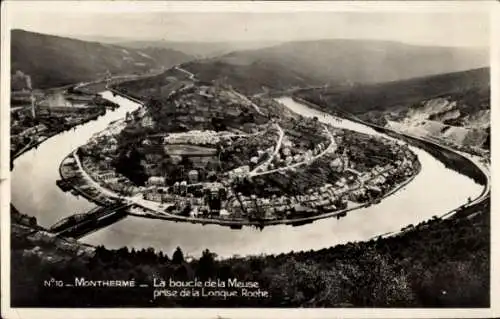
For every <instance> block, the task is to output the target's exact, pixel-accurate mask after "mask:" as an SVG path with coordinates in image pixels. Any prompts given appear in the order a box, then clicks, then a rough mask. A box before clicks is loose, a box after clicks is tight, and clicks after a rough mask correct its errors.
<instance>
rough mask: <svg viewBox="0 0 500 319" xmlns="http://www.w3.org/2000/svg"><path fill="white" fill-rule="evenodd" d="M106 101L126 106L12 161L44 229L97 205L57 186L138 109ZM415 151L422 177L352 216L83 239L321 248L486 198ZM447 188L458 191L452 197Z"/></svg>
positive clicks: (108, 233)
mask: <svg viewBox="0 0 500 319" xmlns="http://www.w3.org/2000/svg"><path fill="white" fill-rule="evenodd" d="M103 96H104V97H105V98H107V99H109V100H111V101H113V102H116V103H119V104H120V105H121V107H120V108H119V109H117V110H116V111H114V112H108V113H107V114H106V115H105V116H103V117H100V118H99V119H98V120H97V121H93V122H89V123H87V124H85V125H83V126H79V127H77V128H76V129H75V130H70V131H67V132H63V133H62V134H60V135H57V136H55V137H52V138H51V139H49V140H47V141H46V142H44V143H43V144H41V145H40V146H39V147H38V148H37V149H33V150H30V151H28V152H27V153H25V154H23V155H21V156H20V157H19V158H17V159H16V160H15V162H14V169H13V171H12V175H11V177H12V203H13V204H14V206H16V207H17V208H18V209H19V210H20V211H21V212H23V213H26V214H29V215H33V216H36V217H37V219H38V221H39V223H40V224H41V225H43V226H50V225H52V224H54V223H55V222H57V221H58V220H60V219H61V218H63V217H65V216H68V215H71V214H74V213H76V212H84V211H86V210H88V209H90V208H92V207H94V204H92V203H90V202H88V201H87V200H85V199H84V198H82V197H79V198H77V197H75V196H74V195H72V194H71V193H70V192H68V193H64V192H62V191H61V190H60V189H59V188H58V187H57V186H56V184H55V181H56V180H57V179H59V178H60V177H59V172H58V169H59V164H60V163H61V161H62V160H63V158H64V157H65V156H66V155H68V154H69V153H70V152H71V151H72V150H74V149H75V148H76V147H78V146H80V145H82V144H85V143H86V142H87V140H88V139H89V138H90V137H91V136H92V135H93V134H94V133H97V132H99V131H101V130H103V129H105V128H106V126H107V125H108V124H109V123H110V122H111V121H114V120H117V119H120V118H123V117H124V116H125V113H126V112H127V111H132V110H134V109H136V108H137V107H138V104H137V103H134V102H132V101H130V100H127V99H125V98H122V97H119V96H116V97H113V96H112V94H111V93H110V92H105V93H103ZM279 100H280V102H282V103H284V104H286V105H287V106H288V107H289V108H290V109H292V110H293V111H295V112H297V113H300V114H302V115H304V116H318V118H319V120H321V121H324V122H329V123H332V124H333V125H335V126H341V127H345V128H349V129H354V130H357V131H362V132H365V133H368V134H379V133H376V132H375V131H373V130H372V129H371V128H369V127H366V126H364V125H361V124H357V123H353V122H350V121H347V120H342V121H340V122H338V121H336V120H334V118H333V117H330V116H327V115H325V114H323V113H321V112H320V111H317V110H313V109H311V108H309V107H307V106H305V105H303V104H299V103H297V102H295V101H293V100H292V99H291V98H281V99H279ZM411 148H412V150H413V151H414V152H415V153H416V154H417V155H418V156H419V159H420V162H421V163H422V171H421V173H420V174H419V175H417V176H416V177H415V179H414V180H413V181H412V182H411V183H410V184H409V185H407V186H406V187H405V188H404V189H402V190H400V191H398V192H397V193H396V194H394V195H392V196H390V197H388V198H386V199H384V200H383V201H382V202H381V203H380V204H377V205H374V206H370V207H368V208H362V209H359V210H355V211H352V212H350V213H348V215H347V216H346V217H343V218H341V219H340V220H337V219H335V218H331V219H323V220H318V221H316V222H314V223H312V224H307V225H304V226H300V227H292V226H287V225H280V226H270V227H266V228H264V229H263V230H262V231H260V230H257V229H253V228H249V227H244V228H243V229H241V230H232V229H229V228H227V227H221V226H217V225H205V226H203V225H198V224H188V223H173V222H169V221H161V220H154V219H145V218H140V217H127V218H125V219H124V220H121V221H119V222H118V223H116V224H114V225H111V226H109V227H107V228H104V229H102V230H99V231H97V232H95V233H92V234H90V235H89V236H87V237H84V238H82V239H81V241H83V242H85V243H89V244H93V245H100V244H103V245H105V246H107V247H108V248H119V247H123V246H128V247H134V248H136V249H137V248H139V249H140V248H143V247H144V248H147V247H154V248H155V249H161V250H163V251H165V252H167V253H169V254H171V253H172V252H173V251H174V250H175V248H176V247H177V246H180V247H181V248H182V250H183V251H184V252H185V254H187V255H191V256H199V255H201V252H202V251H203V250H204V249H206V248H208V249H210V250H211V251H213V252H215V253H217V254H218V255H219V256H224V257H227V256H233V255H249V254H251V255H256V254H262V253H265V254H269V253H282V252H289V251H292V250H293V251H300V250H310V249H321V248H325V247H330V246H332V245H335V244H340V243H346V242H349V241H359V240H367V239H370V238H372V237H374V236H377V235H381V234H384V233H388V232H394V231H399V230H400V229H401V228H402V227H404V226H407V225H409V224H417V223H419V222H420V221H423V220H426V219H429V218H431V217H432V216H434V215H437V216H440V215H442V214H444V213H446V212H447V211H450V210H453V209H455V208H457V207H458V206H460V205H462V204H464V203H466V202H467V199H468V198H469V197H470V198H475V197H477V196H479V194H481V192H482V189H483V187H482V186H481V185H479V184H476V183H475V182H474V181H472V180H471V179H470V178H468V177H465V176H463V175H460V174H459V173H457V172H455V171H453V170H450V169H447V168H445V166H444V165H443V164H442V163H441V162H439V161H438V160H436V159H435V158H433V157H432V156H431V155H430V154H428V153H427V152H425V151H423V150H420V149H418V148H415V147H411ZM450 189H453V191H452V192H450Z"/></svg>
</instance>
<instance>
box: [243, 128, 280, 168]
mask: <svg viewBox="0 0 500 319" xmlns="http://www.w3.org/2000/svg"><path fill="white" fill-rule="evenodd" d="M275 126H276V129H277V130H278V133H279V138H278V142H277V143H276V147H275V148H274V152H273V154H272V155H271V156H270V157H269V158H268V159H267V160H266V161H264V163H262V164H260V165H259V166H257V167H255V168H254V169H253V170H252V171H251V172H250V173H249V176H255V174H256V172H258V171H260V170H261V169H262V168H264V167H267V166H268V165H269V164H271V162H272V160H273V158H274V157H275V156H276V155H277V154H278V153H279V151H280V149H281V145H282V144H283V137H284V136H285V132H283V129H282V128H281V126H279V124H278V123H275Z"/></svg>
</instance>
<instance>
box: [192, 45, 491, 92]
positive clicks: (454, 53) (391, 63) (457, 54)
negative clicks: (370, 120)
mask: <svg viewBox="0 0 500 319" xmlns="http://www.w3.org/2000/svg"><path fill="white" fill-rule="evenodd" d="M488 63H489V59H488V52H487V50H479V49H467V48H449V47H424V46H414V45H407V44H402V43H397V42H388V41H368V40H317V41H299V42H288V43H284V44H280V45H275V46H272V47H266V48H261V49H256V50H246V51H237V52H232V53H229V54H226V55H223V56H221V57H216V58H212V59H206V60H203V61H196V62H192V63H188V64H186V65H185V68H186V69H188V70H190V71H191V72H193V73H195V74H197V76H198V77H199V78H208V77H212V78H214V77H225V76H227V77H228V81H229V82H230V83H231V84H233V85H238V86H237V87H239V88H240V89H246V90H247V91H251V90H253V89H255V87H258V85H257V84H260V85H265V86H271V88H278V89H281V88H283V87H281V85H280V84H286V86H285V87H284V88H289V87H290V86H293V85H295V84H297V81H291V82H290V83H288V81H289V77H290V74H295V75H297V76H298V77H302V78H304V81H302V82H306V83H307V82H309V81H310V83H307V84H309V85H317V84H318V83H319V84H321V85H322V84H326V83H329V84H335V85H339V84H352V83H375V82H377V83H378V82H387V81H395V80H401V79H408V78H413V77H419V76H425V75H431V74H441V73H448V72H455V71H461V70H467V69H472V68H478V67H483V66H487V65H488ZM256 65H257V66H259V68H257V69H256V70H255V71H254V70H253V68H254V67H255V66H256ZM220 66H223V67H224V70H216V69H218V68H219V67H220ZM261 66H265V69H266V72H265V73H264V74H261V72H262V68H261ZM284 69H286V73H283V70H284ZM214 70H215V72H214ZM241 73H245V75H246V80H245V81H242V80H241V79H239V77H240V74H241ZM269 74H274V77H275V78H279V79H280V81H281V83H279V81H273V83H272V84H270V83H269V82H271V81H269V79H267V78H266V76H268V75H269ZM311 80H312V81H311ZM299 84H300V83H299Z"/></svg>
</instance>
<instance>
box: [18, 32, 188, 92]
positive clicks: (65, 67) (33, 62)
mask: <svg viewBox="0 0 500 319" xmlns="http://www.w3.org/2000/svg"><path fill="white" fill-rule="evenodd" d="M191 59H193V57H192V56H190V55H187V54H184V53H182V52H180V51H176V50H172V49H166V48H147V49H140V50H139V49H131V48H123V47H120V46H116V45H110V44H101V43H98V42H87V41H81V40H75V39H70V38H64V37H59V36H53V35H46V34H40V33H34V32H28V31H24V30H12V32H11V73H12V74H14V73H16V72H17V71H21V72H23V73H24V74H26V75H29V76H30V77H31V81H32V85H33V87H34V88H48V87H56V86H62V85H66V84H71V83H76V82H80V81H89V80H94V79H97V78H99V77H102V76H103V75H104V74H105V73H106V72H107V71H109V72H110V73H111V74H130V73H136V72H137V73H143V72H146V71H149V70H151V69H159V68H161V67H166V68H169V67H171V66H173V65H176V64H179V63H182V62H186V61H189V60H191Z"/></svg>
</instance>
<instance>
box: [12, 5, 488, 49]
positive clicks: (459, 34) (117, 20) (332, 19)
mask: <svg viewBox="0 0 500 319" xmlns="http://www.w3.org/2000/svg"><path fill="white" fill-rule="evenodd" d="M15 8H17V9H22V10H20V11H18V12H16V11H15V10H12V11H11V14H10V16H11V19H10V20H11V24H10V27H11V29H22V30H25V31H29V32H36V33H42V34H49V35H55V36H60V37H69V38H76V39H82V40H83V39H88V38H96V39H97V38H101V39H108V40H109V39H116V40H117V41H123V42H126V41H144V42H148V41H158V42H159V41H165V42H173V43H175V42H183V43H250V42H254V43H255V42H262V43H270V42H271V43H272V42H274V43H276V42H278V43H284V42H298V41H315V40H316V41H317V40H335V39H352V40H356V39H358V40H375V41H389V42H400V43H405V44H409V45H417V46H445V47H471V48H487V47H489V44H490V26H489V12H487V11H472V12H461V11H456V12H420V11H417V12H376V11H374V12H366V11H365V12H270V13H268V12H258V13H256V12H230V13H222V12H189V13H188V12H134V11H132V12H124V13H109V12H86V11H83V12H73V11H64V13H63V12H57V11H55V9H56V8H51V9H54V10H53V11H42V12H40V11H39V10H38V11H36V10H35V11H34V10H33V8H32V7H29V6H27V7H23V5H22V4H21V5H19V6H16V7H15ZM47 10H48V9H47ZM289 21H294V24H290V22H289Z"/></svg>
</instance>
